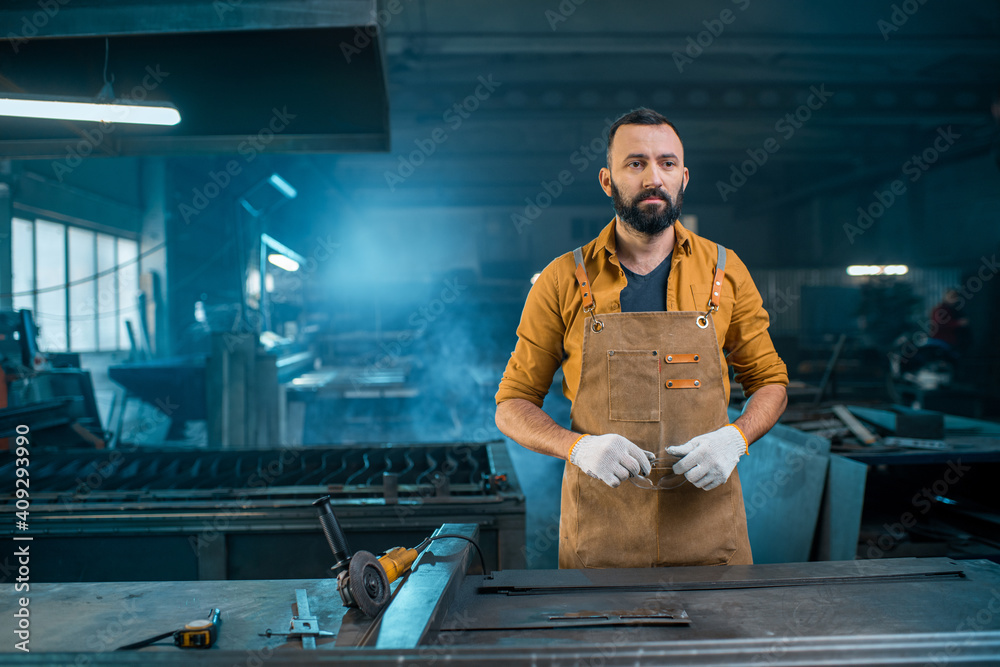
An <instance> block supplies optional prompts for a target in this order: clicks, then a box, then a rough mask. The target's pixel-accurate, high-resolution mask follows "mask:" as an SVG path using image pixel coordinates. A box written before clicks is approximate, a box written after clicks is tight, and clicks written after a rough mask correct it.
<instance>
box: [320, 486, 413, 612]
mask: <svg viewBox="0 0 1000 667" xmlns="http://www.w3.org/2000/svg"><path fill="white" fill-rule="evenodd" d="M313 505H315V506H316V508H317V511H318V513H319V523H320V526H322V528H323V534H324V535H326V541H327V543H328V544H329V545H330V549H331V550H332V551H333V558H334V564H333V566H332V567H331V568H330V571H331V572H332V573H333V576H334V577H336V578H337V591H338V592H339V593H340V598H341V599H342V600H343V601H344V606H345V607H357V608H358V609H360V610H361V611H362V612H363V613H364V614H365V615H366V616H368V617H370V618H374V617H375V616H378V614H379V612H381V611H382V610H383V609H385V607H386V605H388V604H389V598H390V590H389V584H391V583H392V582H394V581H395V580H396V579H398V578H399V577H400V576H401V575H402V574H403V573H404V572H406V571H407V570H408V569H410V566H411V565H413V562H414V561H415V560H416V559H417V556H418V555H419V554H420V551H421V550H422V548H423V547H425V546H426V543H425V544H421V545H420V547H418V548H417V549H407V548H405V547H395V548H394V549H390V550H389V551H388V552H387V553H386V554H385V555H383V556H382V557H381V558H376V557H375V555H374V554H372V553H371V552H369V551H357V552H355V553H354V554H353V555H352V554H351V549H350V547H349V546H348V545H347V538H346V537H345V536H344V531H343V529H342V528H341V527H340V523H339V522H338V521H337V517H336V516H335V515H334V514H333V507H332V505H331V503H330V496H323V497H322V498H320V499H319V500H317V501H316V502H314V503H313Z"/></svg>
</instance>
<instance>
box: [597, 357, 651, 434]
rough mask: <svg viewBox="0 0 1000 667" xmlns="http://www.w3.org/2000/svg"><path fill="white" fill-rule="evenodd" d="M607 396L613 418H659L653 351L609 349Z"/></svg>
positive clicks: (635, 419)
mask: <svg viewBox="0 0 1000 667" xmlns="http://www.w3.org/2000/svg"><path fill="white" fill-rule="evenodd" d="M608 398H609V403H610V414H609V418H610V419H611V420H612V421H632V422H656V421H660V357H659V355H658V354H657V352H656V350H608Z"/></svg>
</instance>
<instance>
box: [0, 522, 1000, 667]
mask: <svg viewBox="0 0 1000 667" xmlns="http://www.w3.org/2000/svg"><path fill="white" fill-rule="evenodd" d="M440 533H442V534H443V533H461V534H464V535H468V536H470V537H474V536H476V535H477V534H478V530H477V527H476V526H475V525H463V524H446V525H444V526H442V527H441V529H440ZM290 557H291V556H290ZM475 563H476V559H475V556H474V551H473V549H472V547H471V546H470V545H469V544H468V543H466V542H464V541H460V540H457V539H442V540H438V541H435V542H433V543H432V544H431V546H430V547H429V548H428V550H427V551H426V552H424V554H422V555H421V557H420V559H419V560H418V562H417V564H416V567H415V569H414V571H413V572H412V573H411V574H410V575H409V577H407V578H406V579H405V580H403V582H402V584H401V585H399V586H397V587H396V589H395V593H394V597H393V600H392V602H391V604H390V605H389V607H388V608H387V609H386V611H385V613H384V614H383V616H382V618H381V619H380V622H379V623H378V624H377V625H373V624H372V622H371V621H369V620H368V619H367V618H365V617H363V616H361V615H360V613H359V612H357V610H345V609H344V608H343V607H342V606H341V605H340V599H339V597H338V595H337V593H336V590H335V582H334V581H333V580H329V579H327V580H278V581H228V582H222V581H202V582H180V583H171V582H145V583H113V584H101V583H86V584H35V585H33V586H32V589H31V619H32V625H31V644H30V648H31V651H32V652H31V653H30V654H26V653H21V652H18V651H15V650H14V648H13V644H14V641H15V639H14V637H15V635H14V634H13V628H12V618H13V616H12V613H11V612H12V609H14V608H16V607H15V605H16V604H17V603H16V602H15V593H14V591H13V590H12V586H10V585H6V586H4V587H3V589H0V590H2V591H3V597H2V599H3V603H2V604H3V612H2V614H0V636H2V637H5V638H7V639H6V641H5V642H3V644H2V645H0V651H2V652H3V655H2V656H0V661H2V662H3V663H4V664H45V665H56V664H83V663H86V664H90V665H100V664H130V663H131V664H135V663H141V664H147V665H159V664H178V665H179V664H189V663H190V662H191V661H192V660H193V659H195V658H197V659H198V661H199V663H200V664H207V665H227V666H228V665H233V664H240V665H243V664H281V665H300V664H316V663H338V664H359V663H360V662H362V661H363V664H365V665H399V664H408V665H409V664H419V665H430V664H436V663H440V662H442V661H444V660H445V659H446V660H447V662H448V664H460V665H472V664H475V665H479V666H483V665H535V664H552V663H559V664H570V665H575V664H603V665H619V664H621V665H625V664H628V665H635V664H667V663H669V664H671V665H744V664H747V665H748V664H759V663H761V662H764V663H767V664H773V665H820V664H869V665H873V664H875V665H881V664H892V665H925V664H941V663H943V662H945V661H947V662H949V664H962V665H996V664H1000V566H998V565H996V564H994V563H991V562H988V561H952V560H949V559H944V558H935V559H898V560H889V559H885V560H878V561H843V562H826V563H796V564H775V565H750V566H733V567H692V568H662V569H647V570H639V569H636V570H560V571H538V570H508V571H501V572H496V573H492V574H489V575H486V576H483V575H480V574H466V572H467V571H468V570H469V568H470V566H471V567H475ZM296 589H305V590H306V591H307V593H308V595H309V601H310V609H311V611H312V613H313V614H314V615H315V616H316V617H317V619H318V622H319V626H320V629H323V630H328V631H332V632H334V633H335V634H336V636H335V637H323V638H319V639H318V640H317V648H316V649H315V650H306V649H303V648H302V646H301V643H300V642H299V641H298V640H286V639H285V638H283V637H277V636H272V637H264V636H260V635H259V633H262V632H264V631H265V630H266V629H267V628H270V629H272V630H275V631H282V630H285V629H286V628H287V626H288V622H289V619H290V618H291V603H292V602H294V601H295V590H296ZM211 607H219V608H221V609H222V610H223V625H222V630H221V633H220V636H219V640H218V643H217V644H216V646H215V647H214V648H212V649H209V650H206V651H200V652H199V651H196V650H195V649H179V648H175V647H173V646H172V645H170V644H163V645H161V646H154V647H149V648H145V649H142V650H141V651H139V652H113V651H112V649H113V648H115V647H116V646H118V645H121V644H125V643H129V642H133V641H136V640H138V639H142V638H144V637H146V636H149V635H152V634H156V633H157V632H162V631H164V630H169V629H171V627H173V626H178V625H179V624H182V623H183V622H185V621H188V620H192V619H194V618H198V617H201V616H203V615H204V614H205V613H206V612H207V611H208V609H209V608H211Z"/></svg>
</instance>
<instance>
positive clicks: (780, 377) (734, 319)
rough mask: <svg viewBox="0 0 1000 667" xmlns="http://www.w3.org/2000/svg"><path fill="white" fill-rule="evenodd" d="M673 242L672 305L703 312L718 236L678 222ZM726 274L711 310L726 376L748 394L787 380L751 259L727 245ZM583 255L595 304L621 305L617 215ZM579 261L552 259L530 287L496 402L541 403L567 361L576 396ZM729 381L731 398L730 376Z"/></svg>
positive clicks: (605, 309)
mask: <svg viewBox="0 0 1000 667" xmlns="http://www.w3.org/2000/svg"><path fill="white" fill-rule="evenodd" d="M674 233H675V243H674V251H673V258H672V260H671V264H670V276H669V278H668V279H667V310H689V311H699V312H705V311H706V310H707V309H708V303H709V297H710V294H711V287H712V278H713V276H714V275H715V265H716V263H717V260H718V248H717V246H716V244H715V243H713V242H712V241H709V240H708V239H705V238H702V237H701V236H698V235H697V234H695V233H693V232H691V231H688V230H687V229H685V228H684V227H683V226H682V225H681V223H680V222H676V223H674ZM726 251H727V252H726V267H725V281H724V283H723V286H722V289H723V291H722V295H721V302H720V304H719V310H718V311H717V312H716V313H715V314H714V315H713V320H714V323H715V332H716V336H717V337H718V340H719V360H720V363H721V364H722V368H723V371H724V372H725V377H728V366H732V367H733V369H734V370H735V378H736V381H737V382H739V383H740V385H742V387H743V393H744V394H746V395H747V396H750V395H751V394H753V393H754V392H755V391H757V390H758V389H760V388H761V387H763V386H764V385H767V384H780V385H785V386H787V385H788V370H787V369H786V368H785V364H784V362H783V361H782V360H781V359H780V358H779V357H778V353H777V352H775V350H774V344H773V343H772V342H771V336H770V335H769V334H768V333H767V327H768V323H769V319H768V315H767V311H766V310H764V304H763V300H762V299H761V297H760V293H759V292H758V291H757V287H756V285H754V282H753V279H752V278H751V277H750V272H749V271H748V270H747V267H746V265H745V264H744V263H743V262H742V261H741V260H740V258H739V257H738V256H737V255H736V253H735V252H733V251H732V250H731V249H729V248H726ZM583 262H584V266H585V267H586V269H587V275H588V276H589V277H590V282H591V286H592V288H593V295H594V301H595V311H596V312H597V314H598V315H599V314H601V313H616V312H620V311H621V304H620V303H619V300H618V299H619V294H620V293H621V291H622V288H623V287H625V285H626V283H627V280H626V278H625V272H624V271H622V268H621V264H620V263H619V261H618V255H617V253H616V251H615V220H612V221H611V223H610V224H609V225H608V226H607V227H605V228H604V230H603V231H601V233H600V235H599V236H598V237H597V238H596V239H594V240H593V241H591V242H590V243H588V244H587V245H585V246H583ZM575 270H576V262H575V261H574V259H573V253H572V252H568V253H566V254H565V255H562V256H560V257H558V258H556V259H555V260H553V261H552V262H551V263H550V264H549V265H548V266H547V267H545V269H544V270H543V271H542V273H541V275H539V276H538V279H537V280H536V281H535V284H534V285H532V287H531V291H530V292H528V298H527V301H526V302H525V304H524V311H523V312H522V313H521V323H520V324H519V325H518V327H517V345H516V346H515V347H514V352H513V353H511V355H510V360H509V361H508V362H507V369H506V370H505V371H504V374H503V378H502V379H501V380H500V390H499V391H498V392H497V394H496V402H497V403H498V404H499V403H502V402H503V401H506V400H508V399H511V398H523V399H525V400H528V401H531V402H532V403H534V404H535V405H537V406H539V407H540V406H541V405H542V402H543V401H544V399H545V395H546V394H547V393H548V391H549V387H550V385H551V384H552V377H553V376H554V375H555V372H556V370H557V369H558V368H559V366H560V365H562V369H563V394H565V396H566V398H568V399H569V400H571V401H572V400H574V398H575V397H576V392H577V389H578V388H579V385H580V369H581V366H582V352H583V326H584V320H585V319H586V317H585V315H584V313H583V309H582V295H581V292H580V285H579V283H577V281H576V277H575V275H574V272H575ZM724 384H725V392H726V401H727V402H728V400H729V383H728V382H726V383H724Z"/></svg>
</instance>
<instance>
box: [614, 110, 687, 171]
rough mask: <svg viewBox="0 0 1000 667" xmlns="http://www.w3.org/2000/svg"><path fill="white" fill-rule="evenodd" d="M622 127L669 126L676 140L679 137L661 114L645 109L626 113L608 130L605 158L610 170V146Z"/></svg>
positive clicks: (672, 125)
mask: <svg viewBox="0 0 1000 667" xmlns="http://www.w3.org/2000/svg"><path fill="white" fill-rule="evenodd" d="M622 125H669V126H670V129H672V130H673V131H674V132H676V133H677V138H678V139H680V137H681V133H680V132H677V128H676V127H674V124H673V123H671V122H670V121H669V120H668V119H667V117H666V116H664V115H663V114H661V113H659V112H657V111H653V110H652V109H647V108H646V107H639V108H638V109H632V110H631V111H629V112H628V113H626V114H623V115H622V116H620V117H619V118H618V120H616V121H615V122H614V124H613V125H612V126H611V128H610V129H609V130H608V154H607V158H606V159H607V163H608V169H610V168H611V144H612V143H613V142H614V140H615V134H616V133H617V132H618V128H619V127H621V126H622ZM681 143H682V144H683V143H684V142H683V141H682V142H681Z"/></svg>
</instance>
